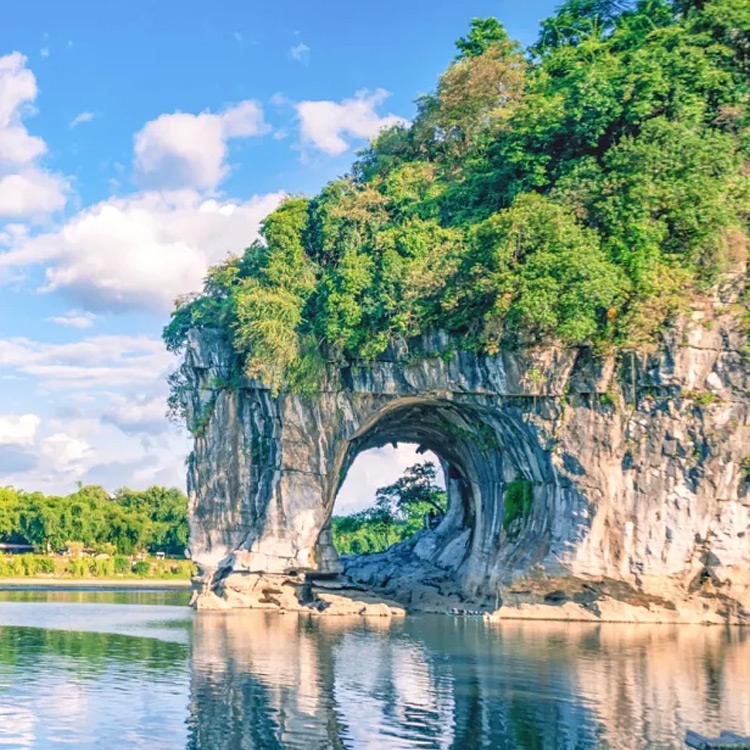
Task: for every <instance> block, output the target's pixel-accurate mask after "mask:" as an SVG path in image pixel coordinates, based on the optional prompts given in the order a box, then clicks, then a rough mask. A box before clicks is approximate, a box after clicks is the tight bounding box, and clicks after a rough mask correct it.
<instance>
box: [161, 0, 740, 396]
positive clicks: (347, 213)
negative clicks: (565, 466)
mask: <svg viewBox="0 0 750 750" xmlns="http://www.w3.org/2000/svg"><path fill="white" fill-rule="evenodd" d="M457 46H458V55H457V57H456V58H455V60H454V61H453V62H452V63H451V65H450V67H449V68H448V69H447V70H446V72H445V73H443V75H442V76H441V77H440V79H439V81H438V84H437V88H436V89H435V91H434V92H433V93H432V94H430V95H427V96H423V97H421V98H420V99H419V100H418V102H417V104H418V113H417V115H416V117H415V119H414V121H413V122H412V123H411V124H410V125H409V126H396V127H392V128H390V129H388V130H386V131H384V132H383V133H381V135H380V136H378V138H376V140H375V141H374V142H373V143H372V145H371V146H370V147H369V148H368V149H367V150H366V151H365V152H364V153H362V154H361V155H360V158H359V160H358V161H357V162H356V163H355V164H354V166H353V169H352V171H351V174H349V175H347V176H346V177H344V178H342V179H339V180H336V181H334V182H332V183H331V184H329V185H328V186H326V187H325V188H324V189H323V190H322V191H321V193H320V194H319V195H317V196H315V197H314V198H312V199H310V200H308V199H306V198H302V197H291V198H289V199H288V200H287V201H286V202H285V203H284V204H283V205H282V206H281V207H280V208H279V209H278V210H277V211H275V212H274V213H273V214H272V215H271V216H269V217H268V218H267V219H266V221H265V222H264V224H263V231H262V236H263V240H262V241H259V242H256V243H254V244H253V245H252V246H251V247H250V248H248V249H247V250H246V251H245V253H244V254H243V255H241V256H239V257H231V258H230V259H228V260H227V261H226V262H225V263H222V264H221V265H219V266H217V267H215V268H213V269H212V270H211V271H210V273H209V275H208V278H207V280H206V283H205V288H204V290H203V291H202V292H201V293H199V294H196V295H194V296H191V297H189V298H186V299H183V300H181V301H179V303H178V305H177V307H176V309H175V312H174V314H173V317H172V320H171V322H170V324H169V325H168V326H167V328H166V329H165V340H166V343H167V345H168V347H169V348H171V349H173V350H179V349H180V348H181V347H182V346H183V345H184V343H185V340H186V335H187V332H188V331H189V330H190V329H191V328H194V327H203V326H206V327H215V326H218V327H222V328H224V329H226V330H227V331H229V332H230V334H231V337H232V341H233V345H234V348H235V350H236V352H237V354H238V361H239V362H240V363H241V364H242V367H243V368H244V370H245V372H246V373H247V374H248V375H250V376H253V377H257V378H259V379H261V380H263V381H265V382H266V383H268V384H269V385H271V386H272V387H274V388H276V389H278V388H280V387H282V386H284V387H292V388H294V387H302V386H303V385H304V383H305V382H308V381H309V380H310V374H311V373H314V372H315V368H316V366H319V363H320V361H322V360H329V361H341V360H343V359H355V360H356V359H369V358H372V357H376V356H377V355H378V354H380V353H381V352H383V351H384V349H385V348H386V347H387V345H388V343H389V341H392V340H395V339H407V338H409V337H412V336H415V335H418V334H420V333H421V332H423V331H426V330H428V329H432V328H436V327H439V328H442V329H447V330H449V331H452V332H453V333H454V334H456V335H457V336H458V337H460V338H461V341H462V345H464V346H468V347H474V348H476V349H477V350H480V351H487V352H494V351H497V350H499V349H500V348H503V347H513V346H519V345H523V344H528V343H534V342H537V341H541V340H551V339H553V340H557V341H560V342H562V343H564V344H570V345H578V344H592V345H595V346H598V347H602V348H606V347H608V346H613V345H620V346H622V345H628V346H632V345H639V344H641V343H643V342H644V341H647V340H648V339H649V338H651V337H652V336H653V334H654V332H655V330H656V329H658V327H659V326H660V324H662V323H663V322H664V321H665V320H666V319H667V318H668V317H669V316H671V315H672V314H674V313H675V312H676V311H678V310H679V309H680V307H681V306H682V305H684V304H685V302H686V300H688V299H689V298H690V297H691V296H693V295H695V294H699V293H700V292H701V290H702V289H705V288H706V287H707V286H709V285H710V284H711V283H712V282H713V281H714V280H716V278H717V276H718V274H720V273H721V272H722V270H724V269H725V268H727V267H728V266H729V265H731V264H732V263H735V262H737V261H738V260H740V259H742V258H744V257H745V255H746V251H747V248H746V230H747V220H748V208H749V206H750V203H749V191H748V179H747V176H748V173H749V166H748V164H749V161H748V159H749V157H750V114H749V111H750V110H749V109H748V96H749V95H750V4H749V3H748V2H747V0H638V1H637V2H618V0H568V2H566V3H564V4H563V5H562V6H561V7H560V9H559V10H558V12H557V14H556V15H555V16H554V17H553V18H550V19H548V20H547V21H545V22H544V23H543V24H542V28H541V35H540V37H539V40H538V42H537V43H536V44H535V45H534V46H533V47H532V48H530V49H528V50H525V51H524V50H522V49H520V48H519V46H518V45H517V44H516V43H514V42H513V41H512V40H510V39H509V38H508V36H507V34H506V32H505V31H504V29H503V27H502V25H501V24H500V23H499V22H498V21H496V20H495V19H483V20H478V19H477V20H475V21H474V22H473V23H472V27H471V30H470V33H469V34H468V35H467V36H466V37H464V38H462V39H460V40H459V42H458V43H457Z"/></svg>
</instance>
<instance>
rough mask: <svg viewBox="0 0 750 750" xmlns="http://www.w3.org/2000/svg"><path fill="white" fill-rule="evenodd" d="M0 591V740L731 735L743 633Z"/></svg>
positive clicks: (747, 706)
mask: <svg viewBox="0 0 750 750" xmlns="http://www.w3.org/2000/svg"><path fill="white" fill-rule="evenodd" d="M185 598H186V594H185V593H184V592H160V593H157V592H137V591H128V592H121V593H114V592H65V591H50V592H44V591H27V592H20V591H16V592H2V593H0V750H5V748H44V749H45V750H46V749H47V748H66V749H69V748H76V749H78V750H88V749H93V748H97V750H98V749H99V748H101V749H102V750H114V749H115V748H128V750H132V749H133V748H149V749H150V750H152V749H153V750H158V749H160V748H170V749H171V748H175V749H185V750H251V749H252V750H265V749H266V748H269V749H271V750H274V749H279V750H280V749H281V748H300V749H302V748H304V750H324V749H327V748H332V749H336V750H339V749H342V748H351V749H353V750H354V749H357V750H359V749H364V748H367V749H368V750H370V749H375V748H385V749H390V748H393V749H394V750H400V749H401V748H403V749H406V748H445V749H446V750H449V749H454V750H473V749H474V748H476V749H477V750H479V749H480V748H482V749H485V748H486V749H487V750H489V749H490V748H492V749H493V750H532V749H533V750H574V749H575V750H585V749H586V748H613V749H614V748H617V749H618V750H619V749H620V748H622V750H636V749H637V748H658V749H659V750H666V749H667V748H674V749H675V750H677V749H679V750H684V747H685V746H684V744H683V743H682V738H683V737H684V735H685V730H686V729H688V728H690V729H695V730H698V731H701V732H703V733H706V734H718V733H719V731H720V730H722V729H729V730H733V731H735V732H739V733H742V734H750V630H743V629H739V628H735V629H724V628H717V627H711V628H709V627H697V626H682V627H672V626H652V625H589V624H570V623H521V622H517V623H509V622H506V623H502V624H485V623H484V622H482V621H481V620H459V619H453V618H450V617H446V616H431V617H427V616H425V617H410V618H406V619H405V620H396V621H392V622H388V621H385V620H382V621H381V620H379V619H371V620H365V621H363V620H361V619H360V618H356V619H348V618H341V619H333V618H331V619H313V618H307V617H297V616H296V615H285V616H284V615H278V614H266V613H263V612H247V613H238V612H231V613H200V614H197V615H196V614H194V613H193V612H192V611H191V610H189V609H188V608H187V607H186V606H185Z"/></svg>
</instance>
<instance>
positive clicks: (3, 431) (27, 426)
mask: <svg viewBox="0 0 750 750" xmlns="http://www.w3.org/2000/svg"><path fill="white" fill-rule="evenodd" d="M40 421H41V420H40V419H39V417H38V416H37V415H36V414H19V415H15V414H5V415H2V414H0V445H33V444H34V439H35V438H36V431H37V428H38V427H39V422H40Z"/></svg>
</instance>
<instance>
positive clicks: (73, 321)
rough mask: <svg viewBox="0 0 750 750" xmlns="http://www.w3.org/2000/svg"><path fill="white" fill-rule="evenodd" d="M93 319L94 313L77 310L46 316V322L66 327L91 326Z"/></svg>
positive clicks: (94, 317) (94, 318)
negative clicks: (51, 316)
mask: <svg viewBox="0 0 750 750" xmlns="http://www.w3.org/2000/svg"><path fill="white" fill-rule="evenodd" d="M94 320H96V315H94V314H92V313H89V312H80V311H78V310H69V311H68V312H66V313H65V314H64V315H57V316H55V317H53V318H47V321H48V322H50V323H57V325H59V326H65V327H67V328H91V326H92V325H94Z"/></svg>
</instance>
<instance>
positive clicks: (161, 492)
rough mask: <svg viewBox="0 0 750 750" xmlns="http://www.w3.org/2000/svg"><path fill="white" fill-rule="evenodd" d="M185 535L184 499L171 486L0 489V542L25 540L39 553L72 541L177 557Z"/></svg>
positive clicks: (105, 548)
mask: <svg viewBox="0 0 750 750" xmlns="http://www.w3.org/2000/svg"><path fill="white" fill-rule="evenodd" d="M188 533H189V530H188V522H187V498H186V497H185V495H184V494H183V493H182V492H180V491H179V490H177V489H167V488H166V487H149V488H148V489H147V490H130V489H127V488H121V489H119V490H117V491H116V492H115V493H114V494H113V495H110V494H109V493H108V492H107V491H106V490H104V489H103V488H102V487H99V486H94V485H91V486H81V487H79V488H78V490H77V491H76V492H74V493H72V494H70V495H65V496H57V495H44V494H43V493H41V492H24V491H23V490H17V489H14V488H13V487H3V488H0V542H5V543H10V544H31V545H33V546H34V547H36V549H37V551H39V552H47V551H60V550H62V549H64V548H65V547H66V546H67V545H68V544H69V543H71V542H75V543H78V544H82V545H83V546H84V547H88V548H91V549H93V550H95V551H97V552H110V553H112V554H114V553H118V554H120V555H131V554H133V553H134V552H138V551H140V550H142V549H146V550H147V551H148V552H152V553H153V552H158V551H162V552H164V553H165V554H167V555H177V556H179V555H182V554H184V551H185V548H186V546H187V542H188Z"/></svg>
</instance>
